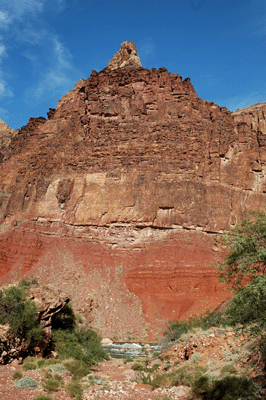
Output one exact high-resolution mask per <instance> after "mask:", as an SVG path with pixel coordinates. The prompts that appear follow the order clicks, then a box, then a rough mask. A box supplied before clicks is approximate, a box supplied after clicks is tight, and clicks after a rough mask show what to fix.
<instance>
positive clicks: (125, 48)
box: [108, 40, 142, 69]
mask: <svg viewBox="0 0 266 400" xmlns="http://www.w3.org/2000/svg"><path fill="white" fill-rule="evenodd" d="M132 63H135V64H136V65H138V66H139V67H142V65H141V61H140V58H139V56H138V53H137V49H136V46H135V44H134V43H133V42H131V41H130V40H128V41H127V42H123V43H122V44H121V47H120V50H119V51H118V52H117V53H116V54H115V55H114V56H113V57H112V60H111V61H109V63H108V67H109V68H110V69H117V68H125V67H126V66H127V65H129V64H132Z"/></svg>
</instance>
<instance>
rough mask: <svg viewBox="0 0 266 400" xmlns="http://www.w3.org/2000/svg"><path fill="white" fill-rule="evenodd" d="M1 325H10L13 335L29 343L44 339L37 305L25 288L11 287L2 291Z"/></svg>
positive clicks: (0, 301)
mask: <svg viewBox="0 0 266 400" xmlns="http://www.w3.org/2000/svg"><path fill="white" fill-rule="evenodd" d="M0 323H1V324H9V326H10V329H11V331H12V333H13V334H15V335H19V336H21V337H22V338H25V339H27V340H28V341H29V342H37V341H39V340H40V339H41V337H42V327H41V326H40V325H39V322H38V318H37V308H36V305H35V303H34V302H33V301H31V300H30V299H29V296H28V292H27V290H25V289H24V288H23V287H19V286H9V287H6V288H4V289H2V290H0Z"/></svg>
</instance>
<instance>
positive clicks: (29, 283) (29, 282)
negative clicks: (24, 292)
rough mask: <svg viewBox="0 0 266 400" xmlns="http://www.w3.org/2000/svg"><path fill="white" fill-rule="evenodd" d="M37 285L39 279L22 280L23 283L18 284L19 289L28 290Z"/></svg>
mask: <svg viewBox="0 0 266 400" xmlns="http://www.w3.org/2000/svg"><path fill="white" fill-rule="evenodd" d="M36 284H38V279H37V278H22V279H21V281H19V282H18V287H20V288H24V289H28V288H30V287H31V286H32V285H36Z"/></svg>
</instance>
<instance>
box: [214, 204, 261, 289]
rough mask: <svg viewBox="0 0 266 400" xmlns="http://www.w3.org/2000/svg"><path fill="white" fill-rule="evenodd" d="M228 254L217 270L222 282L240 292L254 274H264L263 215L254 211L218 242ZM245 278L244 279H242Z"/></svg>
mask: <svg viewBox="0 0 266 400" xmlns="http://www.w3.org/2000/svg"><path fill="white" fill-rule="evenodd" d="M221 241H222V243H224V244H225V245H227V246H228V249H229V254H228V255H227V256H226V257H225V261H224V262H223V263H218V264H217V265H216V266H217V269H218V273H219V277H220V279H221V281H223V282H227V283H230V284H231V288H232V289H233V290H236V291H239V290H240V289H241V288H242V287H243V284H246V283H247V282H248V281H250V280H253V279H254V278H255V276H256V275H265V274H266V215H265V214H263V213H262V212H258V211H257V212H253V213H251V214H250V215H249V216H248V217H247V218H245V219H243V220H242V222H241V224H240V225H239V226H237V227H236V228H235V229H232V230H231V231H229V232H227V233H226V234H225V235H224V236H223V238H222V239H221ZM244 278H246V279H244Z"/></svg>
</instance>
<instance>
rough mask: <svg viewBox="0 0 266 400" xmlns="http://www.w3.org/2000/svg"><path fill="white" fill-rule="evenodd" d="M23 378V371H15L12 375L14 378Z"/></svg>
mask: <svg viewBox="0 0 266 400" xmlns="http://www.w3.org/2000/svg"><path fill="white" fill-rule="evenodd" d="M21 378H22V373H21V372H14V374H13V375H12V379H21Z"/></svg>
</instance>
